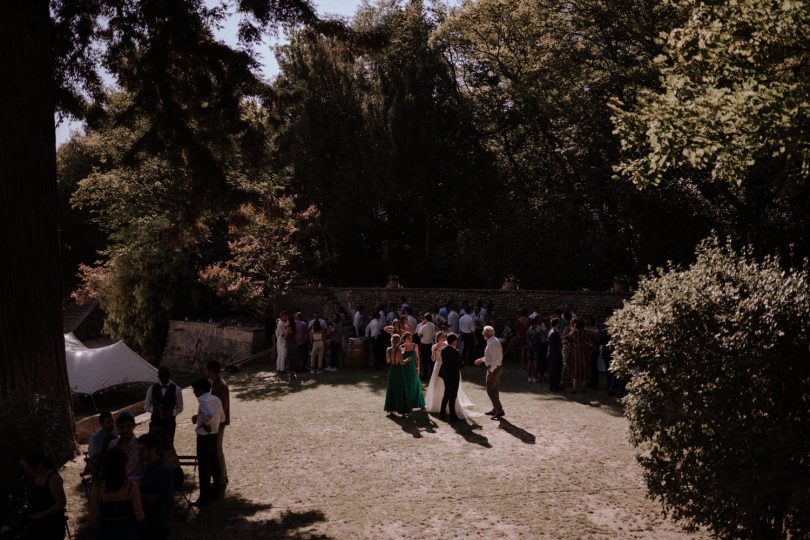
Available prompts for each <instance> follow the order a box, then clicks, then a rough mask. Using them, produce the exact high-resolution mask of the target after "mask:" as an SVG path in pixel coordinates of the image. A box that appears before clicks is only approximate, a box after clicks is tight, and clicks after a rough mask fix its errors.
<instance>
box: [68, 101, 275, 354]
mask: <svg viewBox="0 0 810 540" xmlns="http://www.w3.org/2000/svg"><path fill="white" fill-rule="evenodd" d="M108 102H109V108H110V110H109V111H108V118H113V117H115V116H116V114H117V111H116V110H114V109H116V108H119V109H126V108H128V106H129V105H130V103H131V96H128V95H125V94H116V95H112V96H110V97H109V98H108ZM243 116H244V118H246V119H248V120H249V121H250V126H251V127H250V129H257V128H256V126H257V125H258V123H260V122H261V117H262V114H261V109H260V108H257V107H250V106H246V107H245V108H243ZM148 125H149V123H148V121H146V120H145V119H139V120H138V121H134V122H131V123H130V124H128V125H126V126H121V125H118V124H117V123H116V122H113V121H110V120H106V121H104V122H101V123H99V124H97V125H96V127H94V128H90V129H88V132H87V135H84V136H78V137H76V138H74V140H73V141H72V145H73V148H74V151H79V152H82V153H84V154H86V155H87V156H88V158H87V159H89V160H91V161H92V162H94V163H96V165H95V166H94V167H93V168H92V172H91V173H90V174H89V175H87V177H85V178H84V179H82V180H81V181H80V182H79V183H78V187H77V189H76V191H75V192H74V193H73V198H72V204H73V206H74V208H75V209H76V210H77V211H83V212H86V213H87V214H88V215H90V216H91V219H92V220H93V222H94V223H95V224H96V225H97V227H99V228H100V229H101V230H102V231H103V232H104V233H105V235H106V238H107V246H106V247H105V249H103V250H102V251H100V253H99V255H100V256H101V260H99V261H97V262H96V263H94V264H93V265H82V266H81V267H80V277H81V278H82V281H83V285H82V287H81V289H80V290H79V291H78V296H79V297H80V298H81V299H95V300H97V301H98V302H99V303H100V305H101V307H102V309H103V310H104V312H105V314H106V318H105V332H106V333H107V334H108V335H110V336H111V337H113V338H116V339H123V340H125V341H126V342H127V343H129V344H131V345H132V346H133V347H134V348H135V349H136V350H138V351H139V352H141V353H142V354H144V355H146V356H147V357H148V358H150V359H151V360H155V361H156V360H158V359H159V358H160V354H161V352H162V348H163V343H164V340H165V336H166V331H167V328H168V320H169V319H170V318H183V317H198V318H209V317H210V316H211V315H213V314H215V313H218V312H221V310H222V308H221V306H219V304H218V302H216V301H215V298H214V295H213V293H212V292H211V291H210V290H209V289H208V288H207V287H205V286H203V285H202V284H200V283H199V279H198V272H199V270H200V269H201V268H203V267H205V266H206V265H208V264H211V263H213V262H214V261H216V260H217V259H218V258H224V257H225V256H226V255H227V253H228V252H227V245H226V234H227V219H228V217H229V215H230V213H231V211H232V210H233V209H234V208H236V207H238V206H240V205H241V204H243V201H245V200H246V199H248V198H251V197H252V196H253V195H252V194H253V193H254V192H255V191H256V190H257V189H258V187H257V186H263V189H271V188H272V186H274V185H275V183H274V182H276V180H275V177H274V176H272V175H270V174H269V172H267V171H266V170H265V171H262V170H260V169H259V167H261V166H262V165H263V164H264V163H265V161H264V160H254V159H251V160H250V161H249V162H247V161H243V159H245V158H246V157H250V155H249V154H247V155H245V154H242V153H238V152H235V151H234V150H233V149H230V148H227V147H226V148H225V149H224V153H223V154H220V153H219V152H220V151H223V149H222V147H221V146H219V145H214V144H212V151H211V155H212V156H214V158H215V159H216V162H217V165H218V167H220V169H221V171H222V175H223V176H222V178H221V179H220V182H222V184H223V185H224V187H223V192H222V193H221V197H220V198H219V200H218V202H217V204H213V203H207V204H205V205H204V206H203V207H200V208H196V209H194V210H191V209H190V207H191V206H192V205H194V204H195V203H194V201H195V199H196V197H197V196H198V195H199V192H198V190H199V189H200V186H199V183H198V182H197V181H196V180H195V177H194V169H193V168H190V167H189V168H187V167H184V166H183V165H182V162H180V163H178V162H177V161H176V160H177V159H178V158H182V156H177V155H174V154H173V153H172V152H171V151H170V150H167V151H165V152H161V153H159V154H156V153H154V152H153V151H151V150H141V151H139V152H138V153H137V155H135V156H133V155H132V151H133V150H132V149H133V145H135V141H137V140H138V139H139V138H140V137H141V136H142V132H143V131H144V130H146V129H148V127H147V126H148ZM238 136H239V134H236V135H234V137H238ZM75 149H78V150H75ZM243 156H244V157H243ZM192 218H193V219H192Z"/></svg>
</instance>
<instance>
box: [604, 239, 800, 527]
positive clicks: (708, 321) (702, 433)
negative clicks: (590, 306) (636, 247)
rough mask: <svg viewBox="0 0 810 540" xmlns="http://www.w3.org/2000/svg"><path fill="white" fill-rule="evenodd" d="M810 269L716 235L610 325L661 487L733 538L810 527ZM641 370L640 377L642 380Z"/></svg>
mask: <svg viewBox="0 0 810 540" xmlns="http://www.w3.org/2000/svg"><path fill="white" fill-rule="evenodd" d="M808 321H810V272H809V271H808V268H807V267H805V268H803V269H791V270H787V271H786V270H784V269H783V267H782V265H781V263H780V261H779V260H777V259H775V258H765V259H763V260H756V259H755V258H754V256H753V250H752V249H751V248H745V249H743V250H741V251H739V252H738V251H735V250H734V249H733V248H732V247H731V245H730V244H729V243H727V244H721V243H720V241H718V240H717V239H716V238H713V239H709V240H706V241H704V242H703V243H702V244H701V245H700V246H699V247H698V249H697V260H696V262H695V263H694V264H692V265H691V266H690V267H689V268H687V269H676V268H670V269H667V270H664V269H659V270H658V271H657V272H655V273H652V274H650V275H649V276H647V277H646V278H644V279H642V281H641V283H640V284H639V289H638V292H637V293H636V294H635V295H634V296H633V298H632V299H631V300H630V301H629V302H627V303H626V305H625V307H624V308H623V309H622V310H620V311H618V312H617V313H616V314H615V315H614V316H613V317H612V318H611V319H610V321H609V326H610V328H611V331H612V332H613V335H614V338H613V344H614V348H615V353H614V356H613V364H612V370H614V371H615V372H616V373H618V374H621V375H622V376H624V377H626V378H628V379H630V380H632V383H631V384H630V386H629V388H630V392H629V394H628V396H627V398H626V401H625V405H626V414H627V416H628V418H629V420H630V429H631V440H632V441H633V443H634V444H635V445H637V446H638V447H639V451H640V457H639V461H640V463H641V464H642V466H643V467H644V470H645V479H646V481H647V487H648V489H649V491H650V493H651V495H652V496H653V497H655V498H658V499H659V500H660V501H661V502H662V504H663V505H664V507H665V508H667V509H669V510H670V511H671V513H672V515H673V516H674V517H675V518H676V519H678V520H681V521H683V522H684V523H686V524H688V525H690V526H700V527H708V528H709V529H710V530H711V531H712V532H713V533H715V534H717V535H718V536H720V537H722V538H752V539H758V538H786V537H787V535H788V531H789V533H790V534H792V536H793V537H802V536H804V535H806V534H807V533H808V531H810V520H808V515H810V513H809V512H810V500H808V499H807V493H808V490H810V475H809V474H808V473H810V470H809V468H810V464H808V463H807V462H806V460H805V459H804V456H806V455H807V454H808V452H810V442H808V439H807V437H806V436H805V435H806V433H807V430H808V429H810V409H808V407H807V403H808V400H810V325H809V324H808ZM636 375H638V376H636Z"/></svg>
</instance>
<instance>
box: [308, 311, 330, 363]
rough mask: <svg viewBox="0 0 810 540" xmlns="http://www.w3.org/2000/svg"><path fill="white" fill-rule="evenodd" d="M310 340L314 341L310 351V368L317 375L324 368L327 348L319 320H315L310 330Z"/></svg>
mask: <svg viewBox="0 0 810 540" xmlns="http://www.w3.org/2000/svg"><path fill="white" fill-rule="evenodd" d="M309 342H310V343H312V351H311V352H310V353H309V369H310V371H311V372H312V373H314V374H316V375H317V374H318V373H320V372H321V370H322V369H323V356H324V352H325V350H326V345H325V344H324V333H323V329H322V328H321V322H320V321H318V320H315V322H314V323H313V324H312V329H311V330H310V331H309Z"/></svg>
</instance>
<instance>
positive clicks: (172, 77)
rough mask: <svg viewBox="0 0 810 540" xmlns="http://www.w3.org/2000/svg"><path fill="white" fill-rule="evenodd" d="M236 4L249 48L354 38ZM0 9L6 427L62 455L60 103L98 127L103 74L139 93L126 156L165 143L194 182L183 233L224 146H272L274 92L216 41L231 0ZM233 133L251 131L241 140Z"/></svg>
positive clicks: (292, 4) (67, 439) (78, 1)
mask: <svg viewBox="0 0 810 540" xmlns="http://www.w3.org/2000/svg"><path fill="white" fill-rule="evenodd" d="M231 5H232V6H235V7H236V10H237V11H240V12H241V13H243V20H242V24H241V28H240V34H241V36H242V37H243V39H244V41H245V42H256V41H258V40H260V39H261V37H262V33H263V32H265V31H267V30H273V29H275V27H277V25H278V24H279V23H303V24H308V25H311V26H313V27H316V28H318V29H319V30H322V31H324V32H331V33H341V34H344V35H346V34H348V32H347V31H346V30H345V28H344V27H343V25H341V24H339V23H333V22H330V21H321V20H320V19H319V18H318V17H317V15H316V14H315V12H314V10H313V8H312V6H311V5H310V4H309V3H308V2H307V1H306V0H278V1H269V0H241V1H238V2H237V1H235V0H234V1H233V2H231ZM0 6H1V7H0V59H2V62H1V63H0V81H2V82H0V102H1V103H0V142H2V156H0V184H1V185H2V187H0V190H2V191H0V194H2V197H0V215H1V216H2V218H0V219H2V225H3V240H5V242H4V248H5V253H6V255H7V257H8V258H9V259H10V260H11V261H12V262H11V263H10V264H8V265H4V267H3V270H2V272H3V274H2V276H0V277H2V283H3V285H2V287H3V288H2V290H1V292H2V293H3V294H2V297H3V302H2V307H1V308H0V314H1V315H2V318H0V322H1V323H2V330H0V332H1V333H0V354H1V355H2V357H1V358H2V360H0V366H1V367H0V369H2V373H1V374H2V381H1V382H0V387H2V390H0V398H1V399H2V400H3V403H2V404H0V405H2V407H1V408H2V414H3V418H2V420H3V423H2V425H0V430H2V431H3V432H4V433H14V434H18V435H19V436H18V437H15V438H14V439H13V441H14V448H13V449H15V450H19V451H24V450H26V449H30V448H43V447H46V448H47V446H45V443H47V442H49V443H50V445H51V447H52V448H53V453H54V455H56V456H57V457H64V456H65V455H66V454H67V453H69V452H70V451H72V450H73V449H74V440H73V424H72V422H71V419H72V418H71V409H70V403H69V394H68V384H67V377H66V372H65V364H64V343H63V338H62V325H61V321H60V307H61V292H60V285H59V257H58V254H59V243H58V237H57V223H56V220H57V203H56V188H57V185H56V170H55V148H54V146H55V141H54V121H53V118H54V113H55V111H56V109H57V107H58V109H59V110H60V111H62V112H64V113H68V114H72V115H75V116H85V117H86V118H87V119H88V121H89V122H90V123H91V125H92V123H93V122H94V120H95V118H96V116H97V115H98V114H103V113H104V109H103V108H99V107H98V106H97V105H99V104H100V103H99V100H100V99H102V98H103V95H104V94H103V93H102V92H101V84H100V76H99V73H100V70H101V68H102V67H103V68H105V69H106V70H107V72H109V73H110V74H111V75H112V76H113V77H114V79H115V82H116V83H117V84H118V85H119V86H121V87H122V88H123V89H125V90H128V91H129V92H130V93H131V94H132V97H133V101H132V106H131V107H130V108H129V109H128V110H126V111H122V112H121V114H120V115H119V116H117V117H116V118H115V121H116V122H119V123H122V124H126V123H127V122H130V121H132V120H133V119H134V118H146V119H148V120H149V122H148V124H147V126H146V129H145V130H144V131H143V133H142V136H141V137H140V138H138V139H137V140H135V141H133V143H132V145H131V147H130V148H129V151H128V152H125V155H126V156H128V157H135V156H137V155H138V152H139V151H141V150H143V149H147V150H148V149H152V150H154V149H163V148H166V149H167V150H168V151H169V154H168V155H169V157H170V158H171V162H170V163H171V165H172V166H175V167H183V168H184V169H186V170H187V171H188V172H189V174H190V175H191V179H192V189H191V192H192V195H191V197H189V199H188V204H187V205H186V206H185V208H184V211H183V212H181V213H180V215H177V216H175V219H173V220H172V226H173V230H174V231H175V233H176V235H177V236H183V235H185V234H187V233H188V232H189V231H193V230H194V229H195V225H196V223H197V219H198V217H199V215H200V213H202V212H203V211H204V209H205V207H206V205H207V204H210V203H212V202H216V201H218V200H219V198H218V197H219V196H220V194H221V193H222V192H223V188H224V186H226V185H227V179H226V178H225V175H224V174H223V170H222V167H221V163H220V162H219V161H218V160H217V159H215V157H214V156H215V155H216V153H217V151H218V152H219V154H220V155H223V154H224V155H226V156H228V155H233V154H235V153H237V152H238V153H239V154H240V155H245V156H250V155H251V151H252V149H255V148H257V147H261V146H262V145H261V144H253V142H254V141H255V140H256V139H257V138H258V139H259V140H260V139H261V138H260V137H257V134H256V133H253V132H249V130H248V129H245V125H244V123H243V119H242V117H241V110H240V105H241V103H240V99H241V98H242V97H244V96H246V95H251V96H256V97H260V96H261V95H262V93H263V92H264V91H265V90H266V89H267V86H266V85H265V84H263V83H262V82H261V81H260V79H259V77H258V76H257V75H256V74H255V68H256V67H257V63H256V61H255V59H254V58H253V57H252V56H251V55H250V54H249V53H246V52H244V51H242V50H238V49H235V48H232V47H229V46H227V45H225V44H222V43H220V42H217V41H216V40H215V39H213V37H212V30H211V29H212V27H213V26H214V25H216V24H218V22H219V21H221V20H222V19H223V18H224V17H225V16H226V14H227V8H228V3H226V2H222V3H218V4H216V5H215V6H214V7H211V8H209V7H207V6H206V5H205V3H204V2H203V1H202V0H177V1H172V2H165V1H163V0H143V1H139V2H130V1H128V0H107V1H101V0H53V1H52V2H51V3H50V4H49V2H47V1H46V0H31V1H10V2H2V3H0ZM235 89H236V90H239V91H238V92H236V91H234V90H235ZM234 132H237V133H241V134H242V135H244V136H243V137H241V138H239V139H237V141H236V142H235V143H234V139H233V138H232V137H231V135H233V133H234ZM12 405H13V407H12ZM9 414H10V415H11V416H9ZM15 421H19V422H22V423H23V425H24V428H17V427H16V426H17V424H14V423H12V422H15ZM39 424H42V429H39V428H38V425H39ZM46 428H47V429H46ZM5 440H6V441H10V440H11V439H8V438H7V439H5ZM2 444H10V442H9V443H6V442H4V443H2ZM3 450H4V451H3V452H2V459H3V460H4V462H3V464H2V465H3V466H4V470H5V471H7V474H5V475H3V478H4V480H5V479H11V480H12V481H13V480H14V479H16V478H17V476H18V475H17V474H16V471H19V468H18V467H17V466H16V464H15V463H14V462H13V461H11V459H12V452H11V450H12V448H10V447H8V451H5V450H6V448H4V449H3ZM12 483H13V482H12ZM5 487H9V490H10V489H11V484H9V485H8V486H5V485H4V493H2V494H0V495H2V500H3V501H4V504H3V509H6V508H8V509H9V510H10V511H13V510H14V506H13V505H6V504H5V500H7V498H8V497H6V492H5V491H6V490H5Z"/></svg>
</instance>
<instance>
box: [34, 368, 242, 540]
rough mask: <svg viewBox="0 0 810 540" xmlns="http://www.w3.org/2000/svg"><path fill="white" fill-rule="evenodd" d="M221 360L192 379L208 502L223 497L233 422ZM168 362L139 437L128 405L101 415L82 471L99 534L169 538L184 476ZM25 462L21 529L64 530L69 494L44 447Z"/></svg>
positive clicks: (177, 404) (53, 536)
mask: <svg viewBox="0 0 810 540" xmlns="http://www.w3.org/2000/svg"><path fill="white" fill-rule="evenodd" d="M221 372H222V366H221V364H220V363H219V362H216V361H211V362H208V363H207V364H206V374H207V378H201V379H198V380H196V381H194V382H193V383H192V389H193V391H194V395H195V396H196V397H197V401H198V411H197V414H195V415H194V416H193V417H192V419H191V420H192V423H193V424H194V430H195V433H196V438H197V441H196V450H197V462H198V466H199V484H200V495H199V498H198V499H197V500H196V501H194V502H192V503H191V504H192V505H195V506H200V507H202V506H206V505H209V504H211V503H212V502H214V501H216V500H218V499H219V498H221V497H222V495H223V493H224V490H225V487H226V486H227V483H228V477H227V468H226V467H225V459H224V454H223V450H222V441H223V437H224V432H225V427H226V426H227V425H228V424H229V423H230V399H229V390H228V385H227V383H226V382H225V380H224V379H223V377H222V373H221ZM170 377H171V373H170V371H169V370H168V368H166V367H161V368H160V369H159V370H158V379H159V382H158V383H155V384H153V385H151V386H150V387H149V388H148V390H147V393H146V399H145V400H144V410H145V411H146V412H148V413H150V414H151V419H150V422H149V432H148V433H146V434H144V435H141V436H140V437H137V438H136V437H135V435H134V432H135V417H134V416H133V415H132V413H130V412H128V411H124V412H121V413H119V414H118V415H117V417H116V418H113V415H112V413H111V412H109V411H103V412H101V414H99V417H98V422H99V429H98V430H97V431H95V432H94V433H93V435H92V436H91V437H90V440H89V443H88V449H87V457H86V462H87V466H86V469H85V472H86V473H87V474H88V475H89V477H90V482H91V483H90V486H89V496H90V505H89V509H90V523H91V525H92V526H93V527H95V528H96V530H97V536H96V537H97V538H98V539H100V540H108V539H109V540H135V539H141V540H151V539H165V538H168V537H169V533H170V530H171V523H172V515H173V511H174V497H175V492H176V491H179V490H181V489H183V483H184V475H183V471H182V469H181V468H180V460H179V458H178V456H177V452H176V450H175V448H174V436H175V432H176V427H177V422H176V417H177V415H179V414H180V413H181V412H182V411H183V395H182V391H181V389H180V388H179V387H178V386H177V385H176V384H175V383H173V382H172V381H171V379H170ZM21 465H22V468H23V470H24V471H25V473H26V474H27V475H28V476H29V477H30V478H31V479H32V482H33V486H32V489H31V491H30V497H29V504H28V515H27V516H26V519H25V522H24V525H23V527H22V529H21V533H22V536H23V537H25V538H30V539H37V540H40V539H41V540H57V539H60V540H61V539H63V538H64V537H65V531H66V516H65V506H66V502H67V501H66V497H65V491H64V487H63V484H62V478H61V477H60V476H59V473H58V472H56V471H55V469H54V467H53V465H52V463H51V462H50V460H49V459H48V458H47V457H46V456H45V455H44V454H42V453H41V452H32V453H30V454H27V455H26V456H25V457H24V458H23V460H22V463H21Z"/></svg>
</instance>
